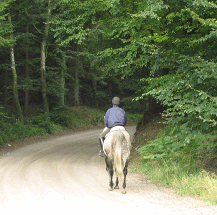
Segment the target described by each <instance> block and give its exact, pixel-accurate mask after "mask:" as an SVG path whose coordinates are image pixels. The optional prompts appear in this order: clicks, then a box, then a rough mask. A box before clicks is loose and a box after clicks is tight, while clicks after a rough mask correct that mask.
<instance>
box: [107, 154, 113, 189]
mask: <svg viewBox="0 0 217 215" xmlns="http://www.w3.org/2000/svg"><path fill="white" fill-rule="evenodd" d="M105 160H106V170H107V172H108V175H109V188H108V190H109V191H112V190H114V188H113V186H114V183H113V180H112V178H113V174H114V170H113V165H112V162H111V161H109V160H108V158H107V157H106V159H105Z"/></svg>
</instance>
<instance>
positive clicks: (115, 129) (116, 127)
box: [105, 125, 126, 138]
mask: <svg viewBox="0 0 217 215" xmlns="http://www.w3.org/2000/svg"><path fill="white" fill-rule="evenodd" d="M105 129H106V128H105ZM118 130H124V131H125V130H126V129H125V127H124V126H122V125H117V126H114V127H112V128H111V130H110V131H109V133H110V132H112V131H118ZM109 133H108V134H109ZM108 134H106V135H105V138H106V137H107V136H108Z"/></svg>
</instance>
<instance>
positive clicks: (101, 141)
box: [99, 138, 105, 157]
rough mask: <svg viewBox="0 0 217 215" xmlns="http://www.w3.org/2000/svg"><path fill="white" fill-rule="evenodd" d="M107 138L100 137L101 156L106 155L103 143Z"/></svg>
mask: <svg viewBox="0 0 217 215" xmlns="http://www.w3.org/2000/svg"><path fill="white" fill-rule="evenodd" d="M104 140H105V138H100V139H99V143H100V148H101V149H100V151H99V156H100V157H105V153H104V151H103V143H104Z"/></svg>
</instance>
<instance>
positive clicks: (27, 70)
mask: <svg viewBox="0 0 217 215" xmlns="http://www.w3.org/2000/svg"><path fill="white" fill-rule="evenodd" d="M26 33H27V41H26V72H25V78H26V81H25V106H24V110H25V114H26V113H27V111H28V108H29V80H30V78H29V23H27V25H26Z"/></svg>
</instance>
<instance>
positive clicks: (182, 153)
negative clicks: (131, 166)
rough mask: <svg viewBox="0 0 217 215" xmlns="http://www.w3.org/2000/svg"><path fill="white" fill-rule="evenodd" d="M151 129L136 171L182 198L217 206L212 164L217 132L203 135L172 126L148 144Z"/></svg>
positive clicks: (216, 189)
mask: <svg viewBox="0 0 217 215" xmlns="http://www.w3.org/2000/svg"><path fill="white" fill-rule="evenodd" d="M147 130H148V128H147V127H146V129H145V130H144V135H143V141H144V143H145V145H144V146H142V147H140V148H139V149H138V152H139V153H140V155H141V158H140V161H139V165H137V167H136V168H137V169H138V168H139V169H141V170H142V171H144V172H145V174H146V175H147V176H148V177H150V179H151V180H152V181H154V182H158V183H161V184H163V185H165V186H168V187H171V188H173V189H174V190H176V191H177V193H179V194H181V195H190V196H193V197H197V198H201V199H203V200H207V201H210V202H211V203H213V204H217V176H216V174H215V171H214V170H216V169H215V168H216V166H215V165H214V166H211V165H210V164H211V163H212V164H214V163H216V160H217V153H216V152H217V144H216V131H215V130H213V131H210V132H204V133H202V132H201V131H199V130H193V131H189V130H185V129H184V126H176V127H174V126H172V125H168V126H166V127H165V128H163V129H162V130H161V131H160V132H159V133H158V135H156V137H155V138H154V139H152V140H150V141H148V142H146V138H147V137H146V135H145V133H146V132H147ZM141 138H142V137H140V138H139V139H140V142H141ZM140 144H141V143H140ZM210 170H212V171H210Z"/></svg>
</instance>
